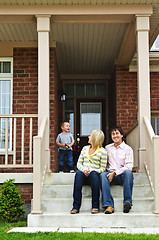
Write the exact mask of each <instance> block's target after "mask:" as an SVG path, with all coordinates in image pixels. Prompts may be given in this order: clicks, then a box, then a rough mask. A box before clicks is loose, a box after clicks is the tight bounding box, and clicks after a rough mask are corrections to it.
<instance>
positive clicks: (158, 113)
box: [151, 111, 159, 135]
mask: <svg viewBox="0 0 159 240" xmlns="http://www.w3.org/2000/svg"><path fill="white" fill-rule="evenodd" d="M152 118H154V119H155V131H154V133H155V135H159V134H157V118H159V111H152V112H151V119H152ZM153 130H154V129H153Z"/></svg>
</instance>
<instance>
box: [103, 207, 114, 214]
mask: <svg viewBox="0 0 159 240" xmlns="http://www.w3.org/2000/svg"><path fill="white" fill-rule="evenodd" d="M104 213H105V214H111V213H114V208H113V207H112V206H108V207H106V209H105V210H104Z"/></svg>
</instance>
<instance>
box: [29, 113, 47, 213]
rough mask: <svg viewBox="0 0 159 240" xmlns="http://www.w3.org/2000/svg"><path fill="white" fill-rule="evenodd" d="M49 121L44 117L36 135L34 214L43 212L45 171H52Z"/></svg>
mask: <svg viewBox="0 0 159 240" xmlns="http://www.w3.org/2000/svg"><path fill="white" fill-rule="evenodd" d="M47 140H48V121H47V118H45V117H44V118H43V119H42V121H41V124H40V128H39V132H38V135H37V136H35V137H34V140H33V141H34V168H33V205H32V206H33V207H32V211H31V213H32V214H41V213H42V209H41V194H42V187H43V183H44V177H45V173H46V172H49V171H50V165H49V164H50V150H49V149H48V147H49V146H48V141H47Z"/></svg>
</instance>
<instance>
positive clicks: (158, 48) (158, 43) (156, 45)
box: [150, 35, 159, 52]
mask: <svg viewBox="0 0 159 240" xmlns="http://www.w3.org/2000/svg"><path fill="white" fill-rule="evenodd" d="M150 51H151V52H153V51H159V35H158V36H157V38H156V40H155V42H154V44H153V45H152V48H151V50H150Z"/></svg>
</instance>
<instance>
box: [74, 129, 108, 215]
mask: <svg viewBox="0 0 159 240" xmlns="http://www.w3.org/2000/svg"><path fill="white" fill-rule="evenodd" d="M88 139H89V140H88V143H89V144H90V145H88V146H85V147H83V149H82V151H81V154H80V156H79V159H78V162H77V169H78V171H77V172H76V175H75V181H74V192H73V198H74V201H73V208H72V210H71V212H70V213H71V214H76V213H79V209H80V207H81V200H82V186H83V185H86V184H88V183H89V184H90V185H91V190H92V210H91V213H98V212H99V195H100V181H99V174H100V173H102V172H104V171H105V170H106V164H107V151H106V150H105V149H104V148H103V147H102V144H103V142H104V133H103V132H102V131H101V130H93V131H92V132H91V134H90V136H89V137H88Z"/></svg>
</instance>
